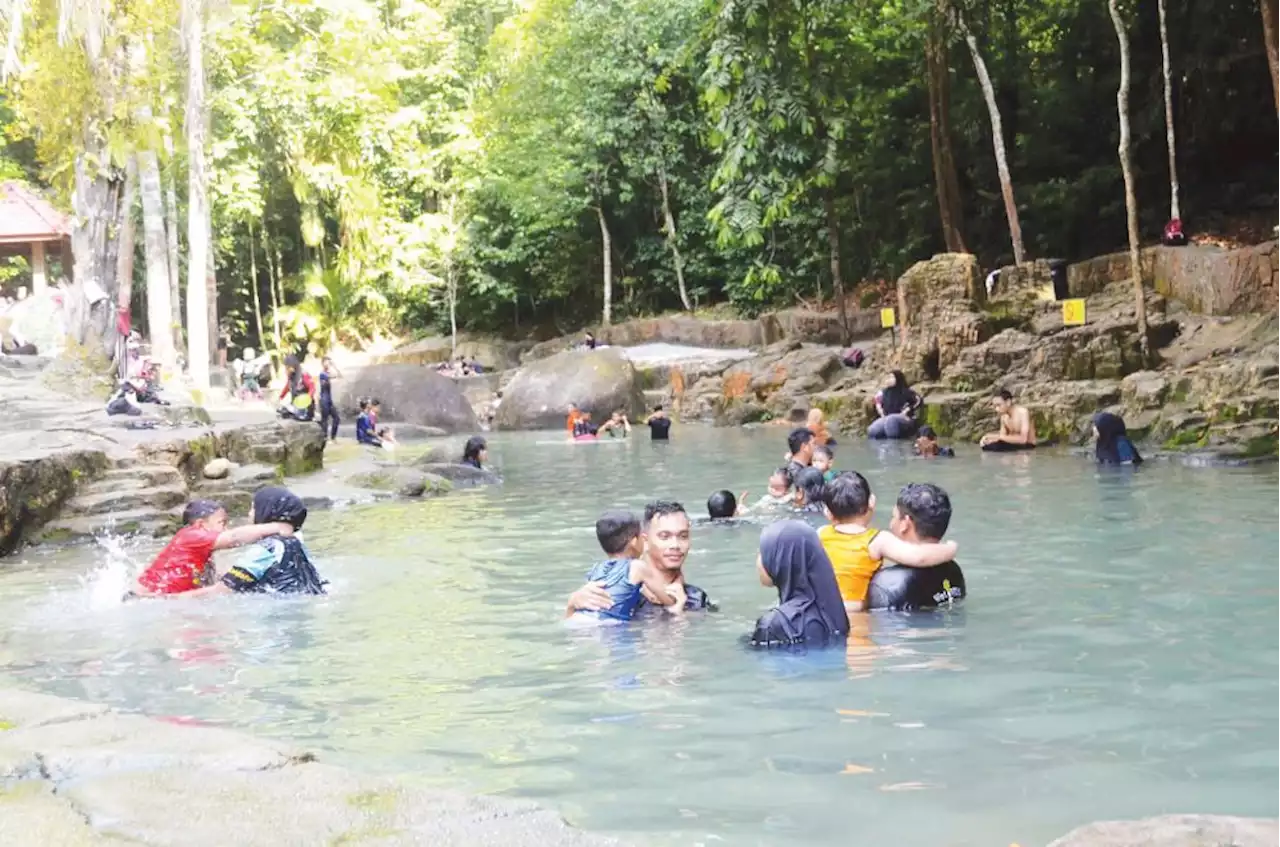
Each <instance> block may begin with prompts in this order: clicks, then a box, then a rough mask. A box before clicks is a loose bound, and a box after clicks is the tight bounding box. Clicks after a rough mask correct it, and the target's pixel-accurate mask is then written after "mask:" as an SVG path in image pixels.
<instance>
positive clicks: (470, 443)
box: [462, 435, 489, 462]
mask: <svg viewBox="0 0 1280 847" xmlns="http://www.w3.org/2000/svg"><path fill="white" fill-rule="evenodd" d="M488 446H489V445H488V444H487V443H485V440H484V439H483V438H481V437H480V436H478V435H473V436H471V437H470V438H468V439H467V444H466V446H465V447H463V448H462V458H463V459H464V460H465V459H475V460H476V461H477V462H478V461H480V453H481V451H483V450H485V449H486V448H488Z"/></svg>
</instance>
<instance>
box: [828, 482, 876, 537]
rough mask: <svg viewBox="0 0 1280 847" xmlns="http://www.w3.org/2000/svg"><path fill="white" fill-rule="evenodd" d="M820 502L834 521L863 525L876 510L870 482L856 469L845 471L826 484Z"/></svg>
mask: <svg viewBox="0 0 1280 847" xmlns="http://www.w3.org/2000/svg"><path fill="white" fill-rule="evenodd" d="M822 502H823V504H824V505H825V506H826V507H827V512H828V513H829V514H830V515H831V520H833V521H834V522H836V523H854V522H856V523H860V524H863V525H865V524H866V522H867V521H870V520H871V516H872V515H873V514H874V513H875V510H876V497H875V495H874V494H872V493H871V484H870V483H869V482H867V478H866V477H865V476H863V475H862V474H860V473H858V472H857V471H845V472H844V473H842V474H837V475H836V478H835V479H833V480H831V481H830V482H828V483H827V484H826V486H825V487H824V489H823V492H822Z"/></svg>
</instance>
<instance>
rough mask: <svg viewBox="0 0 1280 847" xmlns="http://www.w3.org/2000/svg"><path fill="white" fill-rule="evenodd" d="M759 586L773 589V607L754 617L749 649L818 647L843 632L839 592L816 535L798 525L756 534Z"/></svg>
mask: <svg viewBox="0 0 1280 847" xmlns="http://www.w3.org/2000/svg"><path fill="white" fill-rule="evenodd" d="M756 569H757V570H758V571H759V573H760V584H761V585H765V586H773V587H775V588H777V589H778V605H776V606H774V607H773V608H772V609H770V610H769V611H767V612H765V613H764V614H763V615H761V616H760V619H759V620H757V621H756V627H755V631H754V632H753V633H752V635H751V646H753V647H785V646H792V645H800V644H803V645H805V646H808V647H822V646H825V645H828V644H832V643H839V642H842V641H843V640H844V638H845V636H847V635H848V633H849V616H848V614H846V613H845V609H844V601H843V600H841V599H840V588H839V586H837V585H836V575H835V572H834V571H833V570H832V569H831V560H830V559H828V558H827V554H826V552H825V551H824V550H823V549H822V542H821V541H819V540H818V533H817V532H815V531H814V530H813V528H812V527H810V526H809V525H808V524H806V523H802V522H800V521H779V522H777V523H775V524H772V525H770V526H769V527H768V528H767V529H765V531H764V532H762V533H761V534H760V556H759V558H758V559H757V560H756Z"/></svg>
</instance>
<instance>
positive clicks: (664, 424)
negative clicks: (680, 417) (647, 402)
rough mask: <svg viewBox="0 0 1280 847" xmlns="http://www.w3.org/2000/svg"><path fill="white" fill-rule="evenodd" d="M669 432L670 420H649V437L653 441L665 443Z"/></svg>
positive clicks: (664, 418)
mask: <svg viewBox="0 0 1280 847" xmlns="http://www.w3.org/2000/svg"><path fill="white" fill-rule="evenodd" d="M670 431H671V418H666V417H663V418H649V435H650V437H652V438H653V440H654V441H666V440H667V439H668V435H667V433H669V432H670Z"/></svg>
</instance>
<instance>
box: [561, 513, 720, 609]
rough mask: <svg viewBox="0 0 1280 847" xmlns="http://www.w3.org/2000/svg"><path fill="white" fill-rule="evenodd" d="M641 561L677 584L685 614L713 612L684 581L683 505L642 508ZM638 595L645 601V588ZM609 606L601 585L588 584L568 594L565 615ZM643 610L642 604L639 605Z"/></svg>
mask: <svg viewBox="0 0 1280 847" xmlns="http://www.w3.org/2000/svg"><path fill="white" fill-rule="evenodd" d="M642 529H643V530H644V538H645V546H644V557H643V558H644V559H645V560H646V561H648V562H649V564H650V565H652V566H653V567H654V568H656V569H657V570H658V572H659V574H660V575H661V576H662V578H663V580H665V581H666V582H667V583H668V584H675V583H679V584H680V586H681V587H682V589H683V590H684V594H685V603H684V608H685V610H686V611H699V610H707V611H715V609H716V604H715V603H713V602H711V598H710V597H708V596H707V592H705V591H703V590H702V589H701V588H699V587H698V586H696V585H692V584H690V583H688V582H686V581H685V578H684V564H685V562H686V561H687V560H688V558H689V546H690V540H689V538H690V533H689V529H690V521H689V515H688V514H687V513H686V512H685V510H684V506H681V505H680V504H679V503H677V502H675V501H673V500H656V501H654V502H652V503H650V504H649V505H647V506H645V507H644V525H643V527H642ZM642 594H644V595H645V600H646V602H648V601H649V598H648V589H645V590H644V591H643V592H642ZM611 606H613V597H612V595H610V594H609V592H608V591H607V590H605V588H604V586H603V584H601V583H598V582H588V583H587V584H586V585H584V586H582V587H581V588H579V589H578V590H577V591H575V592H573V593H572V594H570V595H569V602H568V609H567V611H566V617H567V616H568V614H569V613H571V612H573V611H574V610H578V609H589V610H593V611H601V610H603V609H608V608H610V607H611ZM641 608H643V604H641Z"/></svg>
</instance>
